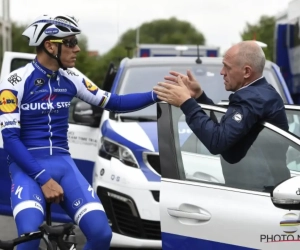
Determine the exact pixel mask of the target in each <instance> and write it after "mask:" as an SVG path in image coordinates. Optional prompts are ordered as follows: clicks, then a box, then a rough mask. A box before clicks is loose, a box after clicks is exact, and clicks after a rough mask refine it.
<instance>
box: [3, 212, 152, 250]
mask: <svg viewBox="0 0 300 250" xmlns="http://www.w3.org/2000/svg"><path fill="white" fill-rule="evenodd" d="M0 225H1V233H0V235H1V236H0V239H1V240H11V239H13V238H15V237H17V231H16V227H15V222H14V220H13V217H10V216H0ZM75 233H76V240H77V243H78V245H77V250H81V249H83V246H84V244H85V237H84V235H83V234H82V233H81V231H80V229H79V228H78V227H76V230H75ZM111 250H123V249H120V248H111ZM124 250H125V249H124ZM126 250H130V249H128V248H126ZM131 250H132V249H131ZM136 250H137V249H136ZM140 250H142V249H140ZM148 250H149V249H148Z"/></svg>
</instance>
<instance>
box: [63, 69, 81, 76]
mask: <svg viewBox="0 0 300 250" xmlns="http://www.w3.org/2000/svg"><path fill="white" fill-rule="evenodd" d="M66 72H67V74H68V75H70V76H79V75H77V74H76V73H75V72H73V71H72V70H69V69H67V70H66Z"/></svg>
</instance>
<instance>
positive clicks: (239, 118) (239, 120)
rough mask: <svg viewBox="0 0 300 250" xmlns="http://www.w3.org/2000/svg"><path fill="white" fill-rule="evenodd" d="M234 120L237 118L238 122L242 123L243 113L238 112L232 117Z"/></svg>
mask: <svg viewBox="0 0 300 250" xmlns="http://www.w3.org/2000/svg"><path fill="white" fill-rule="evenodd" d="M232 119H233V120H235V121H236V122H238V123H240V122H241V121H242V120H243V115H242V114H240V113H238V112H236V113H235V114H234V115H233V117H232Z"/></svg>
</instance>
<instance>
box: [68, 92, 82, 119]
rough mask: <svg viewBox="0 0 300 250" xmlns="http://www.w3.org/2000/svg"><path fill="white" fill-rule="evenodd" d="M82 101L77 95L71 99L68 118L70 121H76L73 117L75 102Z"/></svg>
mask: <svg viewBox="0 0 300 250" xmlns="http://www.w3.org/2000/svg"><path fill="white" fill-rule="evenodd" d="M78 101H80V99H79V98H77V97H74V98H73V99H72V100H71V103H70V107H69V118H68V122H69V123H76V122H75V121H74V119H73V111H74V107H75V104H76V103H77V102H78Z"/></svg>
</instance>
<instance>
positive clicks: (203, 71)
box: [117, 64, 280, 120]
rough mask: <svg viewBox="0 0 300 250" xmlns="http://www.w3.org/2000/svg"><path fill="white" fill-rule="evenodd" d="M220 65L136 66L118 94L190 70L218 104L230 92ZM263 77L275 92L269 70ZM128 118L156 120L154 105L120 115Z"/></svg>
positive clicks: (128, 71)
mask: <svg viewBox="0 0 300 250" xmlns="http://www.w3.org/2000/svg"><path fill="white" fill-rule="evenodd" d="M221 67H222V65H221V64H220V65H218V64H215V65H213V64H211V65H208V64H206V65H203V64H201V65H195V64H190V65H188V64H187V65H171V66H170V65H168V66H166V65H157V66H154V65H148V66H136V67H130V68H128V69H126V71H125V74H124V76H123V77H122V84H120V88H119V89H118V90H117V93H118V94H121V95H123V94H130V93H137V92H147V91H150V90H152V88H153V87H154V86H155V85H156V84H157V83H158V82H160V81H163V80H164V76H166V75H168V72H170V71H178V72H181V73H183V74H186V70H187V69H190V70H191V71H192V73H193V75H194V76H195V77H196V79H197V81H198V82H199V83H201V87H202V88H203V90H204V91H205V93H206V94H207V96H208V97H209V98H211V99H212V100H213V101H214V103H216V104H217V103H218V102H220V101H222V100H228V97H229V95H230V94H231V93H232V92H229V91H226V90H225V86H224V81H223V76H221V75H220V70H221ZM264 76H265V77H266V79H267V81H268V82H269V83H271V84H272V85H273V86H274V85H275V86H276V87H277V88H276V89H277V91H280V89H278V83H277V82H276V80H275V77H274V75H273V73H272V71H271V70H269V69H267V68H265V70H264ZM126 116H130V117H131V120H133V119H132V118H133V117H135V116H136V117H151V118H154V119H156V105H151V106H149V107H147V108H145V109H142V110H139V111H136V112H131V113H128V114H122V117H126Z"/></svg>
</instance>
